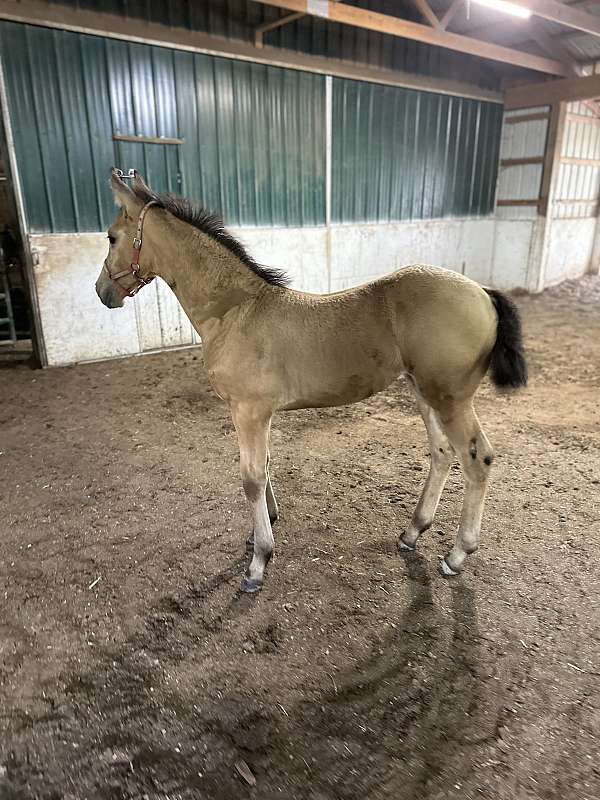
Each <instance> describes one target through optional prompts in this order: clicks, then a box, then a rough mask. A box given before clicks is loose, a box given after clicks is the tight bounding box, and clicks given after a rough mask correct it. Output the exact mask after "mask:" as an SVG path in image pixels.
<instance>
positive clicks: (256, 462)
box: [232, 404, 274, 592]
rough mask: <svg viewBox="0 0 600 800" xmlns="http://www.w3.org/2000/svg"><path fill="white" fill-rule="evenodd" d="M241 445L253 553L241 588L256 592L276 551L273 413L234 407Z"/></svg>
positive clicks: (249, 406) (235, 423) (245, 406)
mask: <svg viewBox="0 0 600 800" xmlns="http://www.w3.org/2000/svg"><path fill="white" fill-rule="evenodd" d="M232 417H233V423H234V425H235V428H236V430H237V434H238V440H239V445H240V471H241V475H242V484H243V487H244V492H245V494H246V499H247V500H248V503H249V504H250V507H251V509H252V519H253V525H254V553H253V556H252V561H251V562H250V565H249V567H248V570H247V571H246V575H245V577H244V580H243V582H242V591H244V592H257V591H258V590H259V589H260V588H261V586H262V582H263V577H264V571H265V567H266V566H267V564H268V562H269V560H270V558H271V555H272V553H273V545H274V541H273V532H272V530H271V520H270V517H269V508H268V503H267V482H268V471H267V469H268V468H267V457H268V442H269V427H270V423H271V415H270V414H269V413H266V412H264V411H263V410H262V409H257V408H255V407H254V406H252V405H250V404H237V405H236V406H234V407H232Z"/></svg>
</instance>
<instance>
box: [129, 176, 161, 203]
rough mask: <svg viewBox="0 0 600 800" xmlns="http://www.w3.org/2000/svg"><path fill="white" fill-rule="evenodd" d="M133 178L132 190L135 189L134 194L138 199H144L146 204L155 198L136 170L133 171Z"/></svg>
mask: <svg viewBox="0 0 600 800" xmlns="http://www.w3.org/2000/svg"><path fill="white" fill-rule="evenodd" d="M134 176H135V177H134V179H133V188H134V189H135V193H136V195H137V196H138V197H141V198H144V199H145V200H146V202H149V201H150V200H152V199H153V198H154V197H156V195H155V193H154V192H153V191H152V189H151V188H150V187H149V186H148V184H147V183H146V181H145V180H144V179H143V178H142V176H141V175H140V173H139V172H138V171H137V170H134Z"/></svg>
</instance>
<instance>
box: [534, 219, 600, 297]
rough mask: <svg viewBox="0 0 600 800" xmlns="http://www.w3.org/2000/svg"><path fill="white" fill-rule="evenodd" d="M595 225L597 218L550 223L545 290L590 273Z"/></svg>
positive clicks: (555, 220) (559, 220)
mask: <svg viewBox="0 0 600 800" xmlns="http://www.w3.org/2000/svg"><path fill="white" fill-rule="evenodd" d="M596 224H597V220H596V217H583V218H574V219H553V220H552V226H551V228H550V235H549V243H548V253H547V256H546V264H545V267H546V268H545V273H544V288H545V287H547V286H554V285H555V284H557V283H561V282H562V281H564V280H567V279H569V278H580V277H581V276H582V275H585V273H586V272H588V271H589V269H590V263H591V259H592V250H593V246H594V237H595V235H596Z"/></svg>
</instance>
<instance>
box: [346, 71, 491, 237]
mask: <svg viewBox="0 0 600 800" xmlns="http://www.w3.org/2000/svg"><path fill="white" fill-rule="evenodd" d="M501 124H502V108H501V107H500V106H497V105H495V104H492V103H482V102H478V101H475V100H466V99H463V98H457V97H447V96H443V95H436V94H431V93H427V92H417V91H412V90H408V89H399V88H396V87H392V86H381V85H377V84H371V83H363V82H357V81H350V80H341V79H334V81H333V147H332V183H333V190H332V218H333V220H334V221H337V222H350V221H357V220H363V221H373V222H388V221H395V220H405V219H431V218H435V217H444V216H470V215H484V214H489V213H491V212H492V210H493V203H494V189H495V183H496V169H497V162H498V149H499V144H500V132H501Z"/></svg>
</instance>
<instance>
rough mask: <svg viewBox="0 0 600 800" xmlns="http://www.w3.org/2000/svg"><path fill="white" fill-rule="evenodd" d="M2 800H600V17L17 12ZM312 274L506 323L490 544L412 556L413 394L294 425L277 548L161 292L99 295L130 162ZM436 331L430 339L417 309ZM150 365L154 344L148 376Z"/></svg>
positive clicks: (9, 13) (302, 415)
mask: <svg viewBox="0 0 600 800" xmlns="http://www.w3.org/2000/svg"><path fill="white" fill-rule="evenodd" d="M0 56H1V58H0V106H1V112H2V114H1V120H0V499H1V502H0V532H1V534H2V535H1V536H0V589H2V593H1V596H2V597H3V603H4V614H3V620H2V622H0V626H1V637H0V658H1V660H0V706H1V708H2V712H1V713H0V731H1V734H2V735H1V736H0V797H2V798H4V797H6V798H7V799H8V800H12V799H13V798H14V799H15V800H17V798H19V800H21V799H22V798H26V799H27V800H29V799H30V798H36V799H37V798H40V800H50V799H51V798H52V800H56V799H57V798H61V800H75V799H77V800H79V799H80V798H94V800H95V799H96V798H98V800H100V799H101V798H102V800H104V799H106V800H108V798H115V800H116V798H136V800H141V798H149V799H150V800H167V798H173V799H174V798H182V799H183V798H185V800H188V799H191V800H195V798H202V800H230V798H232V797H234V796H236V797H237V796H241V797H260V798H261V799H264V800H270V798H276V797H282V796H283V797H289V798H311V800H313V799H314V800H330V798H331V800H333V798H336V800H337V799H338V798H344V800H354V799H355V798H359V797H360V798H364V797H368V798H375V799H376V800H378V798H394V799H395V800H409V798H410V800H413V799H415V800H416V799H418V800H421V798H422V799H423V800H441V798H444V800H446V799H448V800H452V798H457V800H458V798H461V800H464V798H465V797H469V798H477V797H486V798H493V799H494V800H495V799H496V798H498V800H504V799H505V798H506V799H507V800H508V798H511V799H512V798H519V800H521V798H523V799H525V798H543V800H562V799H563V798H565V797H573V798H576V800H596V798H597V797H599V796H600V772H599V771H598V766H597V763H596V762H597V751H598V735H599V734H598V731H599V723H600V688H599V684H598V674H599V667H598V664H599V663H600V637H599V635H598V631H597V626H596V625H595V621H596V620H597V619H598V618H599V617H598V613H599V611H600V609H599V607H598V604H599V601H598V592H597V586H598V585H599V584H600V574H599V568H598V563H599V559H598V553H599V552H600V506H599V491H598V485H599V483H598V476H599V475H600V428H599V417H598V389H599V386H600V276H599V272H600V228H599V225H598V211H599V199H600V69H598V64H599V63H600V2H597V0H575V2H558V0H511V1H510V2H504V0H451V2H449V0H401V1H399V2H396V0H347V2H335V1H334V0H330V1H329V2H328V0H263V1H262V2H258V0H247V1H246V0H228V2H217V0H172V1H170V2H167V0H110V2H104V3H99V2H97V0H61V2H46V1H44V0H0ZM115 166H116V167H118V168H120V169H122V170H123V171H124V172H125V173H126V172H127V170H129V169H131V168H133V169H136V170H138V171H139V172H140V173H141V174H142V175H143V176H144V178H145V180H146V181H147V182H148V183H149V184H150V186H152V188H153V189H155V190H156V191H158V192H169V193H175V194H178V195H183V196H185V197H189V198H192V199H193V200H194V201H196V202H197V203H199V204H200V205H201V206H202V207H204V208H206V209H208V210H210V211H212V212H216V213H217V214H219V215H221V216H222V218H223V220H224V222H225V224H226V225H227V227H228V229H229V230H231V232H232V233H233V235H234V236H235V237H236V238H238V239H239V240H240V241H241V242H242V243H243V244H244V246H245V247H246V248H247V249H248V251H249V252H250V253H251V254H252V256H253V257H254V258H255V259H256V260H257V262H259V263H260V264H265V265H269V266H272V267H275V268H280V269H283V270H285V272H286V273H287V274H288V276H289V277H290V280H291V287H292V288H293V289H295V290H299V291H302V292H307V293H314V294H329V293H334V292H343V291H345V290H347V289H351V288H352V287H356V286H359V285H362V284H364V283H368V282H370V281H373V280H376V279H377V278H380V277H381V276H383V275H386V274H388V273H391V272H393V271H395V270H401V269H402V267H404V266H407V265H410V264H431V265H435V266H439V267H444V268H446V269H448V270H453V271H455V272H456V273H459V274H461V275H463V276H466V277H467V278H470V279H472V280H474V281H476V282H477V283H479V284H481V285H483V286H486V287H489V288H492V289H495V290H499V291H501V292H503V293H505V294H507V295H508V296H510V297H511V298H512V300H513V301H514V302H515V304H516V306H517V307H518V309H519V311H520V314H521V317H522V320H523V331H524V339H525V352H526V355H527V359H528V363H529V371H530V380H529V384H528V386H527V388H526V389H524V390H523V391H520V392H518V393H514V394H512V393H507V394H499V393H498V392H496V391H495V389H494V388H493V387H492V385H491V383H490V382H489V381H487V380H486V381H485V382H484V384H483V385H482V388H481V390H480V392H479V393H478V395H477V402H476V405H477V409H478V413H479V415H480V417H481V418H482V419H483V420H484V421H485V425H486V430H487V431H488V435H489V437H490V440H491V441H492V444H493V445H494V449H495V451H496V459H495V462H494V465H493V472H492V479H491V488H490V490H489V495H488V500H487V505H486V511H485V515H484V522H483V533H482V544H481V548H480V550H479V551H478V552H477V553H476V554H473V556H471V557H470V560H469V565H468V568H466V569H465V571H464V572H463V573H461V575H460V576H457V577H455V578H452V579H450V580H447V579H444V578H443V577H442V576H441V575H439V574H438V571H437V560H438V557H439V556H440V555H441V554H442V552H443V551H444V550H445V549H447V545H448V543H449V542H451V541H452V539H453V536H454V532H455V529H456V521H457V519H458V518H459V516H460V508H461V500H462V476H461V473H460V470H459V468H458V465H454V466H453V468H452V470H451V472H450V478H449V483H448V486H447V488H446V491H445V494H444V495H443V497H442V501H441V505H440V509H439V512H438V516H437V518H436V520H435V524H434V525H433V527H432V528H431V530H429V531H428V532H427V533H426V534H424V535H423V537H422V540H420V541H419V549H418V551H417V552H415V553H409V554H404V555H402V554H400V553H399V552H398V550H397V539H398V536H399V534H401V533H402V531H403V530H404V529H405V528H406V526H407V524H408V522H409V520H410V517H411V513H412V510H413V508H414V506H415V503H416V502H417V500H418V498H419V494H420V492H421V488H422V485H423V483H424V481H425V478H426V475H427V469H428V462H429V456H430V452H429V447H428V444H427V440H426V438H425V435H424V430H423V425H422V421H421V419H420V417H419V414H418V410H417V407H416V406H415V403H414V399H413V397H412V395H411V393H410V391H409V388H408V387H407V386H406V384H405V382H404V381H403V380H402V379H399V380H398V381H395V382H394V383H392V384H391V385H390V386H389V387H388V388H386V389H385V390H384V391H383V392H381V393H379V394H376V395H374V396H373V397H370V398H369V399H367V400H365V401H364V402H362V403H358V404H355V405H351V406H341V407H332V408H321V409H309V410H299V411H295V410H294V411H290V412H285V413H282V414H279V415H277V416H276V417H275V418H274V420H273V427H272V433H271V441H272V449H271V462H270V464H271V467H270V468H271V469H272V475H273V481H274V484H275V487H276V490H277V495H278V500H279V503H280V507H281V517H280V519H279V521H278V522H277V525H276V527H275V528H274V530H275V541H276V559H275V561H274V563H273V564H271V565H270V567H269V572H268V581H266V582H265V585H264V587H263V589H262V591H261V592H260V593H259V594H258V595H257V596H252V597H250V596H247V595H243V594H240V593H239V592H238V588H239V578H240V575H241V573H242V572H243V570H244V565H245V564H246V561H247V553H246V550H245V544H244V543H245V541H246V538H247V537H248V534H249V532H250V527H251V522H250V520H249V517H248V512H247V507H246V504H245V499H244V494H243V491H242V488H241V485H240V481H239V457H238V452H237V438H236V431H235V428H234V426H233V424H232V422H231V419H230V416H229V412H228V409H227V405H226V404H225V403H223V402H222V401H221V400H220V399H219V397H217V395H216V394H215V392H214V391H213V389H212V388H211V385H210V383H209V380H208V378H207V375H206V373H205V371H204V370H203V365H202V354H203V350H202V341H201V338H200V335H199V333H198V331H197V330H196V329H195V328H194V326H193V324H192V322H191V321H190V319H189V318H188V316H187V315H186V313H185V311H184V310H183V308H182V306H181V305H180V304H179V302H178V301H177V298H176V297H175V295H174V294H173V292H172V291H171V289H170V288H169V286H168V285H167V284H166V283H165V282H164V281H161V280H160V279H157V280H155V281H153V282H152V283H151V284H149V285H148V286H146V287H144V289H143V291H140V292H139V293H138V294H136V295H135V297H132V298H130V299H127V301H126V302H125V305H124V308H122V309H119V310H118V311H116V310H111V309H108V308H106V307H105V306H104V305H102V304H101V303H100V302H99V299H98V296H97V295H96V291H95V288H94V284H95V281H96V278H97V276H98V273H99V271H100V269H101V267H102V264H103V262H104V259H105V257H106V254H107V249H108V243H107V229H108V227H109V226H110V224H111V223H112V221H113V219H114V217H115V214H116V211H117V209H116V207H115V202H114V198H113V194H112V191H111V187H110V181H109V178H110V174H111V168H112V167H115ZM432 324H435V321H432ZM138 356H143V357H139V358H138Z"/></svg>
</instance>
